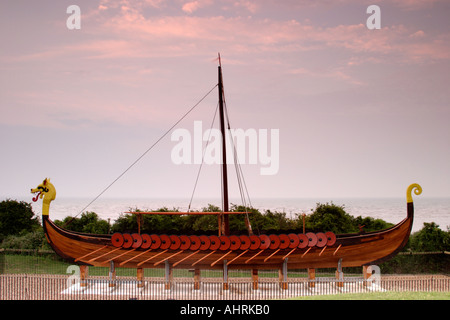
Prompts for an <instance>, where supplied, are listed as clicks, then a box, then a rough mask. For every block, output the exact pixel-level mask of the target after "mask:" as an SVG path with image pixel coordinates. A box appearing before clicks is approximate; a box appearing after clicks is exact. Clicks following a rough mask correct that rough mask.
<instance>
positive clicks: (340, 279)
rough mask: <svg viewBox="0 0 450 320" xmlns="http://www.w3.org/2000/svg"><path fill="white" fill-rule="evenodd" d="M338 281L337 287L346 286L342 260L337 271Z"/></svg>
mask: <svg viewBox="0 0 450 320" xmlns="http://www.w3.org/2000/svg"><path fill="white" fill-rule="evenodd" d="M336 279H337V280H338V282H336V286H337V287H343V286H344V272H342V258H341V259H339V261H338V267H337V270H336Z"/></svg>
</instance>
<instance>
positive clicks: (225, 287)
mask: <svg viewBox="0 0 450 320" xmlns="http://www.w3.org/2000/svg"><path fill="white" fill-rule="evenodd" d="M223 290H228V266H227V260H223Z"/></svg>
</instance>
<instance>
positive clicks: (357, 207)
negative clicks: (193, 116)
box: [17, 197, 450, 232]
mask: <svg viewBox="0 0 450 320" xmlns="http://www.w3.org/2000/svg"><path fill="white" fill-rule="evenodd" d="M17 200H23V201H26V202H31V199H17ZM92 201H93V199H89V198H57V199H56V200H55V201H53V202H52V203H51V207H50V217H51V218H52V220H57V219H58V220H63V219H64V218H65V217H67V216H71V217H74V216H77V217H79V216H80V215H81V213H82V212H86V211H92V212H95V213H97V214H98V215H99V217H100V218H101V219H104V220H108V219H110V221H111V223H113V222H114V220H116V219H117V218H118V217H119V216H120V215H121V214H124V213H125V212H127V211H130V209H131V210H133V209H140V210H142V211H149V210H155V209H159V208H162V207H167V208H168V209H169V210H172V209H178V210H179V211H187V210H188V207H189V203H190V200H189V199H170V198H160V199H151V198H148V199H144V198H139V199H133V198H126V199H125V198H124V199H121V198H98V199H97V200H95V201H94V202H93V203H92V204H90V203H91V202H92ZM327 202H328V203H331V202H332V203H334V204H336V205H339V206H344V209H345V211H346V212H347V213H349V214H350V215H352V216H354V217H357V216H362V217H363V218H364V217H372V218H375V219H383V220H385V221H387V222H390V223H393V224H397V223H398V222H400V221H402V220H403V219H404V218H405V217H406V199H405V198H338V199H333V200H330V199H322V198H314V199H312V198H311V199H310V198H284V199H280V198H277V199H269V198H257V199H251V202H250V204H251V206H252V207H254V208H256V209H258V210H260V212H262V213H264V212H265V210H271V211H278V212H285V213H286V215H287V216H288V217H295V216H296V215H298V214H303V213H305V214H310V213H311V212H312V210H314V209H315V208H316V205H317V203H327ZM31 203H32V208H33V211H34V212H35V213H36V214H40V212H41V211H42V200H39V201H38V202H31ZM230 203H231V204H236V205H241V204H242V201H241V200H240V199H231V200H230ZM88 204H90V205H89V206H88V207H87V208H86V206H87V205H88ZM208 204H213V205H216V206H218V207H221V200H220V199H212V198H208V199H207V198H204V199H194V201H193V202H192V203H191V206H190V208H191V211H195V210H201V209H202V208H203V207H207V206H208ZM424 222H435V223H436V224H437V225H439V227H440V228H441V229H442V230H444V231H447V230H448V228H450V198H425V197H415V198H414V223H413V230H412V231H413V232H415V231H418V230H420V229H422V227H423V224H424Z"/></svg>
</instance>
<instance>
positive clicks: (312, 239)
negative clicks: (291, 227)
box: [306, 232, 317, 247]
mask: <svg viewBox="0 0 450 320" xmlns="http://www.w3.org/2000/svg"><path fill="white" fill-rule="evenodd" d="M306 237H307V238H308V247H314V246H315V245H316V244H317V236H316V234H315V233H312V232H308V233H307V234H306Z"/></svg>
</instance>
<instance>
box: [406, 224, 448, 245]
mask: <svg viewBox="0 0 450 320" xmlns="http://www.w3.org/2000/svg"><path fill="white" fill-rule="evenodd" d="M410 249H411V250H413V251H419V252H421V251H447V250H450V230H447V232H445V231H443V230H441V229H440V228H439V225H437V224H436V223H434V222H431V223H427V222H424V223H423V228H422V229H421V230H419V231H417V232H415V233H413V234H412V235H411V238H410Z"/></svg>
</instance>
